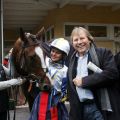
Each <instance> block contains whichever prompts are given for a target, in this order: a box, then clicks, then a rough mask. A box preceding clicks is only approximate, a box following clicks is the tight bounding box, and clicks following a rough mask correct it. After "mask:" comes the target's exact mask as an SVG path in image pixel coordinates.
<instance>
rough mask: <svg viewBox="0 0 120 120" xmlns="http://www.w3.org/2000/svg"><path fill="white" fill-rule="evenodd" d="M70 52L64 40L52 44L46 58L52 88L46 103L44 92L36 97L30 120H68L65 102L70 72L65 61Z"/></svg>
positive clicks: (56, 40) (60, 39) (57, 40)
mask: <svg viewBox="0 0 120 120" xmlns="http://www.w3.org/2000/svg"><path fill="white" fill-rule="evenodd" d="M69 51H70V45H69V42H68V41H67V40H65V39H64V38H58V39H55V40H54V41H53V42H52V43H51V45H50V57H46V66H47V69H48V72H49V74H50V77H51V80H50V81H51V85H52V88H51V91H50V92H48V97H47V102H46V103H45V101H46V97H45V99H44V97H43V96H42V93H43V92H41V93H40V94H39V95H38V96H37V97H36V99H35V101H34V105H33V108H32V111H31V116H30V118H29V120H43V119H45V120H48V119H49V120H52V119H54V120H68V112H67V109H66V107H65V104H64V102H65V100H66V87H67V70H68V68H67V66H66V65H65V59H66V57H67V55H68V53H69ZM42 101H43V102H42ZM46 104H47V105H46ZM45 106H46V109H45ZM43 109H44V110H43ZM43 111H44V113H43Z"/></svg>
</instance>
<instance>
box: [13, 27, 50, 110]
mask: <svg viewBox="0 0 120 120" xmlns="http://www.w3.org/2000/svg"><path fill="white" fill-rule="evenodd" d="M40 34H41V32H40V33H37V34H36V35H33V34H30V33H25V32H24V31H23V29H20V37H19V38H18V39H17V40H16V42H15V44H14V46H13V50H12V53H11V61H12V64H13V66H14V70H15V73H14V77H18V76H21V77H22V78H25V79H27V81H26V82H25V83H24V84H23V85H22V89H23V93H24V95H25V97H26V98H27V101H28V104H29V109H30V111H31V109H32V105H33V102H34V99H35V97H36V96H37V94H38V93H39V92H40V91H41V90H47V91H49V90H50V86H51V83H50V76H49V74H48V72H47V68H46V64H45V55H46V54H48V53H47V52H46V51H45V49H44V50H43V48H42V46H41V41H40V40H39V39H40ZM46 49H48V48H46Z"/></svg>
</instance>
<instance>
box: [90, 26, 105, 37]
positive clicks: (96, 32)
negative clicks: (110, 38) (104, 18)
mask: <svg viewBox="0 0 120 120" xmlns="http://www.w3.org/2000/svg"><path fill="white" fill-rule="evenodd" d="M88 30H89V31H90V33H91V34H92V36H93V37H107V26H93V25H92V26H88Z"/></svg>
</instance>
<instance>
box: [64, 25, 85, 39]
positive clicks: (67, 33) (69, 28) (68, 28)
mask: <svg viewBox="0 0 120 120" xmlns="http://www.w3.org/2000/svg"><path fill="white" fill-rule="evenodd" d="M75 27H84V25H65V36H66V37H69V36H70V35H71V32H72V30H73V29H74V28H75Z"/></svg>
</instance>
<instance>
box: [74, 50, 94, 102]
mask: <svg viewBox="0 0 120 120" xmlns="http://www.w3.org/2000/svg"><path fill="white" fill-rule="evenodd" d="M76 56H77V57H78V64H77V75H76V77H78V78H82V77H85V76H88V69H87V61H88V52H86V53H85V54H84V56H82V57H81V56H78V54H76ZM76 90H77V93H78V96H79V99H80V101H81V102H84V101H85V100H87V99H90V100H91V99H94V97H93V93H92V92H91V91H90V90H88V89H84V88H82V87H77V86H76Z"/></svg>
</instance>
